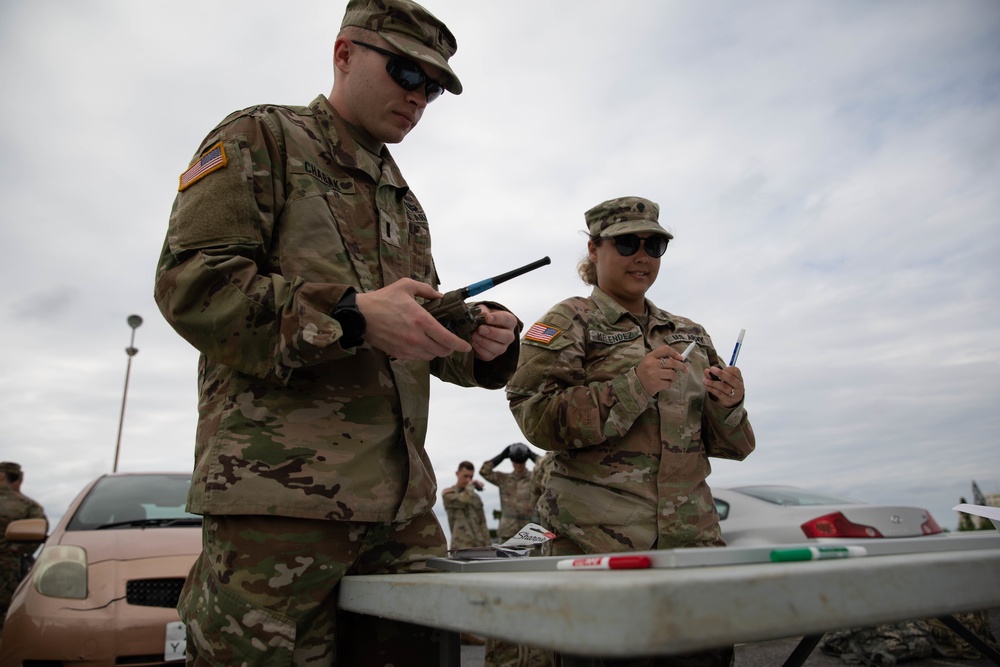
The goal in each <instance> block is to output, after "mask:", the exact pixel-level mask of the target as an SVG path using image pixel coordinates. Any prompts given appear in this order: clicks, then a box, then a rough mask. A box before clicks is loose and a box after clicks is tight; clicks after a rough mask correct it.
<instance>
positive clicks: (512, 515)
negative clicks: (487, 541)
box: [479, 442, 551, 667]
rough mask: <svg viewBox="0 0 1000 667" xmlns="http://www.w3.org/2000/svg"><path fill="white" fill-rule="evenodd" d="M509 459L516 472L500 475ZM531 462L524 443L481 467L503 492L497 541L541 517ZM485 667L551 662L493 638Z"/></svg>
mask: <svg viewBox="0 0 1000 667" xmlns="http://www.w3.org/2000/svg"><path fill="white" fill-rule="evenodd" d="M508 458H509V459H510V462H511V464H512V465H513V466H514V472H510V473H508V472H497V471H496V470H495V468H496V467H497V466H498V465H500V464H501V463H503V461H504V459H508ZM528 459H531V460H532V461H533V462H534V461H536V460H537V459H538V454H535V453H534V452H533V451H531V448H530V447H528V446H527V445H526V444H524V443H523V442H515V443H514V444H511V445H507V446H506V447H505V448H504V450H503V451H502V452H500V453H499V454H497V455H496V456H494V457H493V458H492V459H490V460H489V461H486V462H484V463H483V465H482V467H481V468H479V474H480V475H482V476H483V478H484V479H486V480H487V481H488V482H491V483H493V484H496V485H497V487H499V489H500V527H499V528H498V529H497V537H498V540H497V541H498V542H504V541H506V540H509V539H510V538H512V537H514V535H516V534H517V531H519V530H520V529H521V528H523V527H524V524H526V523H529V522H531V521H535V520H536V519H537V518H538V516H537V514H536V512H535V503H536V502H537V501H538V495H537V494H536V493H535V487H534V486H533V482H534V481H535V480H534V474H533V471H531V470H528ZM536 469H537V468H536ZM483 664H484V667H548V666H549V665H550V664H551V662H550V659H549V657H548V654H547V653H546V652H544V651H541V650H539V649H535V648H532V647H530V646H521V645H518V644H514V643H511V642H505V641H502V640H499V639H492V638H491V639H487V640H486V650H485V655H484V661H483Z"/></svg>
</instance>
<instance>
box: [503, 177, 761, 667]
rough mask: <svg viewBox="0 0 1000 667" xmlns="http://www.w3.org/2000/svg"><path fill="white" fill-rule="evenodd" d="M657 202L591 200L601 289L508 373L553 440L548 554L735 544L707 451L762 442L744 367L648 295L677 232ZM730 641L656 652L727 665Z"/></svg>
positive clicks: (544, 435) (584, 266)
mask: <svg viewBox="0 0 1000 667" xmlns="http://www.w3.org/2000/svg"><path fill="white" fill-rule="evenodd" d="M658 216H659V207H658V206H657V205H656V204H655V203H653V202H651V201H649V200H648V199H642V198H640V197H621V198H618V199H612V200H609V201H606V202H603V203H602V204H599V205H598V206H596V207H594V208H592V209H591V210H589V211H587V213H586V214H585V219H586V222H587V227H588V230H589V233H590V240H589V241H588V242H587V258H586V259H585V260H584V261H583V262H581V264H580V267H579V271H580V276H581V277H582V278H583V280H584V282H585V283H587V284H590V285H593V286H594V290H593V292H592V293H591V295H590V297H588V298H584V297H573V298H570V299H567V300H565V301H563V302H561V303H559V304H557V305H556V306H555V307H553V308H552V309H551V310H550V311H549V312H548V313H547V314H546V315H545V316H544V317H543V318H542V320H541V321H539V322H537V323H536V324H535V325H534V326H533V327H531V328H530V329H529V330H528V332H527V334H526V335H525V338H524V344H523V346H522V349H521V359H520V363H519V364H518V369H517V371H516V372H515V373H514V376H513V377H512V378H511V380H510V382H509V383H508V385H507V400H508V401H509V402H510V409H511V411H512V412H513V414H514V418H515V419H516V420H517V423H518V425H519V426H520V427H521V431H522V432H523V433H524V436H525V437H526V438H527V439H528V440H529V441H530V442H531V443H532V444H534V445H536V446H538V447H540V448H542V449H545V450H552V451H555V457H554V461H553V464H552V470H551V477H550V478H549V481H548V485H547V486H546V489H545V491H544V493H543V495H542V496H541V498H540V499H539V501H538V507H537V509H538V513H539V516H540V518H541V520H542V523H543V524H545V525H546V526H547V527H548V528H550V529H551V530H552V531H553V532H554V533H556V535H557V536H558V537H556V538H555V539H553V540H552V541H550V542H549V543H548V544H547V545H546V547H547V550H546V553H548V554H549V555H554V556H561V555H576V554H601V553H613V552H621V551H643V550H649V549H671V548H676V547H717V546H718V547H721V546H725V541H724V540H723V539H722V534H721V532H720V530H719V517H718V514H717V513H716V511H715V504H714V502H713V499H712V492H711V490H710V489H709V487H708V484H707V483H706V481H705V479H706V477H708V475H709V472H710V471H711V467H710V465H709V462H708V457H709V456H714V457H718V458H726V459H737V460H742V459H744V458H745V457H746V456H747V455H748V454H750V452H751V451H753V448H754V435H753V431H752V430H751V428H750V423H749V421H748V419H747V414H746V411H745V410H744V409H743V398H744V385H743V375H742V373H741V372H740V370H739V368H736V367H735V366H732V367H725V368H723V364H722V363H721V362H720V360H719V356H718V354H717V353H716V351H715V348H714V347H713V346H712V341H711V339H710V338H709V337H708V334H707V333H706V332H705V330H704V329H703V328H702V327H701V326H700V325H698V324H696V323H694V322H692V321H691V320H688V319H686V318H683V317H678V316H676V315H672V314H670V313H668V312H666V311H664V310H661V309H659V308H657V307H656V306H655V305H654V304H653V303H652V302H650V301H649V300H647V299H646V297H645V295H646V292H647V290H649V288H650V287H651V286H652V285H653V283H654V282H655V281H656V276H657V273H658V272H659V270H660V257H661V256H662V255H663V253H664V252H665V251H666V248H667V244H668V242H669V241H670V239H672V238H673V236H672V235H671V234H670V233H669V232H667V231H666V230H665V229H664V228H663V227H661V226H660V224H659V222H658ZM692 342H693V343H695V344H696V345H695V347H694V349H693V350H692V351H691V352H690V354H689V356H688V358H687V360H686V361H685V360H684V359H683V358H682V352H683V351H684V350H685V348H687V347H688V345H689V344H690V343H692ZM716 378H717V379H716ZM732 655H733V653H732V649H731V647H727V648H725V649H721V650H717V651H712V652H708V654H699V655H698V656H687V657H686V658H683V657H677V658H671V659H660V660H658V661H657V662H656V663H655V664H657V665H729V664H731V661H732ZM616 664H617V663H616Z"/></svg>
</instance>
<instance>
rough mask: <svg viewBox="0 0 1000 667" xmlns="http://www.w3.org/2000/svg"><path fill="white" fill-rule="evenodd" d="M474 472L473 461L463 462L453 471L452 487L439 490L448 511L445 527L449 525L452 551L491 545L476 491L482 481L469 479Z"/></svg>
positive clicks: (481, 488)
mask: <svg viewBox="0 0 1000 667" xmlns="http://www.w3.org/2000/svg"><path fill="white" fill-rule="evenodd" d="M474 471H475V467H473V465H472V462H470V461H462V462H461V463H459V464H458V470H456V471H455V477H456V481H455V486H452V487H450V488H447V489H445V490H444V491H443V492H442V493H441V497H442V499H443V500H444V509H445V511H446V512H447V513H448V526H449V527H450V528H451V548H452V550H454V549H467V548H469V547H484V546H488V545H489V544H490V530H489V528H487V527H486V514H485V513H484V512H483V501H482V500H480V498H479V494H478V493H476V491H482V490H483V483H482V482H480V481H479V480H476V481H473V480H472V474H473V472H474ZM473 489H475V490H473Z"/></svg>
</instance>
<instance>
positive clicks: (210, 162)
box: [177, 141, 226, 192]
mask: <svg viewBox="0 0 1000 667" xmlns="http://www.w3.org/2000/svg"><path fill="white" fill-rule="evenodd" d="M225 166H226V149H225V148H223V147H222V142H221V141H220V142H219V143H217V144H215V145H214V146H212V147H211V148H209V149H208V151H207V152H206V153H205V154H204V155H202V156H201V158H200V159H199V160H198V161H197V162H195V163H194V164H193V165H191V166H190V167H188V170H187V171H185V172H184V173H183V174H181V182H180V185H179V186H178V188H177V191H178V192H181V191H183V190H184V189H185V188H187V187H188V186H189V185H191V184H192V183H195V182H196V181H198V180H199V179H201V178H204V177H205V176H207V175H208V174H211V173H212V172H213V171H215V170H216V169H222V168H223V167H225Z"/></svg>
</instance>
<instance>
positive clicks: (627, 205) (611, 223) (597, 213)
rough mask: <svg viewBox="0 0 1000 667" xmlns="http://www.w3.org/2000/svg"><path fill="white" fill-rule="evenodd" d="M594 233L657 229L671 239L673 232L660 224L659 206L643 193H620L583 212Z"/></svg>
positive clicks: (613, 234) (613, 233) (595, 234)
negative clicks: (637, 194)
mask: <svg viewBox="0 0 1000 667" xmlns="http://www.w3.org/2000/svg"><path fill="white" fill-rule="evenodd" d="M583 217H584V219H585V220H586V221H587V230H588V231H589V232H590V235H591V236H602V237H604V238H608V237H611V236H620V235H622V234H636V233H639V232H654V233H656V234H660V235H662V236H666V237H667V238H668V239H672V238H674V235H673V234H671V233H670V232H668V231H667V230H665V229H664V228H663V227H661V226H660V223H659V222H658V219H659V217H660V207H659V206H658V205H657V204H656V203H655V202H651V201H649V200H648V199H643V198H642V197H618V198H616V199H609V200H608V201H605V202H601V203H600V204H598V205H597V206H595V207H594V208H592V209H590V210H589V211H587V212H586V213H584V214H583Z"/></svg>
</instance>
